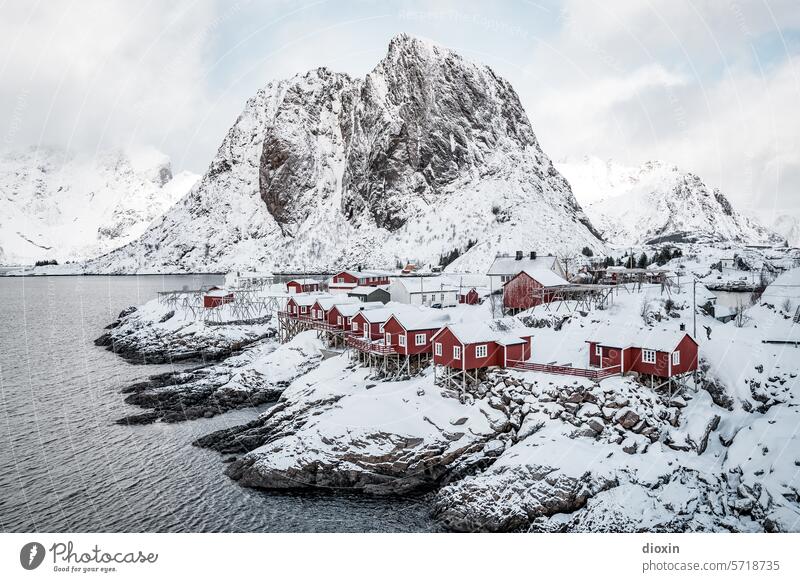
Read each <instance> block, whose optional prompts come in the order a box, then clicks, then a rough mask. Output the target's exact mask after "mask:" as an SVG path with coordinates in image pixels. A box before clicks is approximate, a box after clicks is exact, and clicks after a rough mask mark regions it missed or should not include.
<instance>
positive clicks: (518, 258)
mask: <svg viewBox="0 0 800 582" xmlns="http://www.w3.org/2000/svg"><path fill="white" fill-rule="evenodd" d="M516 260H517V261H521V260H522V251H517V257H516Z"/></svg>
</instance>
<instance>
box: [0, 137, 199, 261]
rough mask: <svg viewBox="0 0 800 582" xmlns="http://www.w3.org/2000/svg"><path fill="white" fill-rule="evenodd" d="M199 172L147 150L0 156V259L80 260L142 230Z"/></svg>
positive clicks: (33, 152)
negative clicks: (179, 168) (178, 169)
mask: <svg viewBox="0 0 800 582" xmlns="http://www.w3.org/2000/svg"><path fill="white" fill-rule="evenodd" d="M197 179H198V176H197V175H194V174H191V173H189V172H183V173H181V174H178V175H177V176H173V175H172V170H171V168H170V162H169V159H168V158H167V157H166V156H165V155H164V154H162V153H160V152H157V151H155V150H152V149H142V150H139V151H135V152H122V151H119V150H113V151H105V152H101V153H99V154H97V155H94V156H89V155H80V154H72V153H68V152H66V151H64V150H59V149H53V148H38V149H28V150H23V151H16V152H7V153H4V154H2V155H0V201H1V203H2V208H3V211H2V212H1V213H0V264H27V263H33V262H34V261H37V260H43V259H48V260H49V259H55V260H57V261H59V262H64V261H66V260H83V259H87V258H93V257H96V256H99V255H101V254H103V253H106V252H108V251H110V250H113V249H115V248H117V247H120V246H122V245H124V244H126V243H128V242H130V241H131V240H133V239H135V238H136V237H138V236H139V235H141V234H142V233H143V232H144V230H145V229H146V228H147V226H148V225H149V224H150V223H151V222H152V221H153V219H154V218H156V217H158V216H160V215H162V214H163V213H164V211H165V210H166V209H167V208H169V207H170V206H171V205H172V204H174V203H175V202H176V201H177V200H178V199H180V198H181V197H182V196H183V195H185V194H186V192H187V191H188V190H189V189H190V188H191V187H192V185H193V184H194V183H195V182H196V181H197Z"/></svg>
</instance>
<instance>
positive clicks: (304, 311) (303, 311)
mask: <svg viewBox="0 0 800 582" xmlns="http://www.w3.org/2000/svg"><path fill="white" fill-rule="evenodd" d="M300 313H308V307H306V306H305V305H303V306H302V307H301V308H300Z"/></svg>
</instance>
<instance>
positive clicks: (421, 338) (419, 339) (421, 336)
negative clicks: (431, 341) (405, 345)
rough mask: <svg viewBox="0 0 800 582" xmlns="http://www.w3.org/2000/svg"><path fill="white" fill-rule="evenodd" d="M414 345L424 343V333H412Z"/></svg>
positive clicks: (422, 344)
mask: <svg viewBox="0 0 800 582" xmlns="http://www.w3.org/2000/svg"><path fill="white" fill-rule="evenodd" d="M414 345H415V346H424V345H425V334H424V333H417V334H414Z"/></svg>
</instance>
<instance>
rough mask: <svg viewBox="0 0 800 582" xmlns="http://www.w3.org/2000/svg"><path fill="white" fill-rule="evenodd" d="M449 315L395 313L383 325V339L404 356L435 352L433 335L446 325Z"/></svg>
mask: <svg viewBox="0 0 800 582" xmlns="http://www.w3.org/2000/svg"><path fill="white" fill-rule="evenodd" d="M449 319H450V318H449V316H446V315H444V316H439V317H435V318H428V317H425V316H414V315H413V314H407V315H406V314H393V315H392V316H391V317H390V318H389V319H387V320H386V323H385V324H384V325H383V341H384V344H386V345H387V346H391V347H392V348H394V349H395V350H396V351H397V353H399V354H402V355H404V356H413V355H417V354H430V353H433V347H432V346H433V344H432V340H433V336H434V335H435V334H436V333H437V332H438V331H439V330H440V329H442V326H444V325H446V324H447V322H448V320H449Z"/></svg>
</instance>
